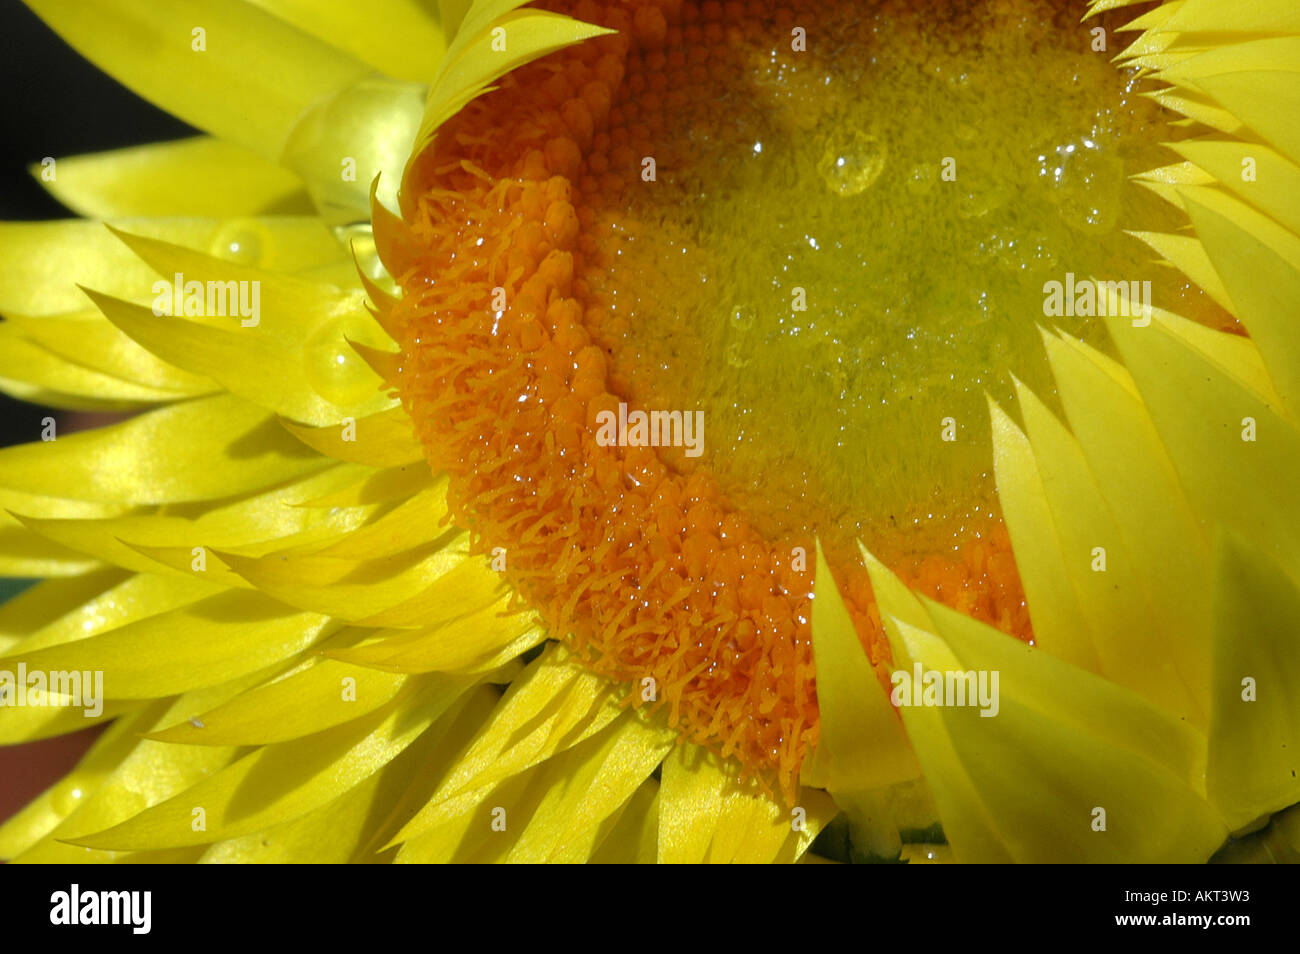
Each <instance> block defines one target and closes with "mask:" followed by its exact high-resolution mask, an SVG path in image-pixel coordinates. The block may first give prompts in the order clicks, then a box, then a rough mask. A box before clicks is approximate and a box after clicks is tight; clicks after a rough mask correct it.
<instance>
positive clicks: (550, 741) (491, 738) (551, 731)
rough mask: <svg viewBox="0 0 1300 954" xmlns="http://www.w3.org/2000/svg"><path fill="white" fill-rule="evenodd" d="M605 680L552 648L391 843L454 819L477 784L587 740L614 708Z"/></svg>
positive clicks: (478, 789) (478, 794) (471, 800)
mask: <svg viewBox="0 0 1300 954" xmlns="http://www.w3.org/2000/svg"><path fill="white" fill-rule="evenodd" d="M615 698H616V691H615V689H614V687H612V686H611V685H610V684H609V683H608V682H607V681H606V680H604V679H602V678H600V677H599V676H595V675H592V674H591V673H588V672H586V671H585V670H582V669H579V668H578V667H577V666H575V665H573V664H572V663H570V662H568V661H567V655H566V654H565V653H564V652H563V651H561V650H560V649H558V648H557V647H555V646H552V647H551V648H549V649H548V650H547V651H546V652H544V653H543V654H542V655H541V656H540V657H538V658H537V659H536V660H534V661H533V662H532V664H530V665H529V667H528V668H527V669H525V670H524V673H523V675H521V676H520V677H519V678H517V679H515V680H514V681H513V682H512V683H511V684H510V688H509V690H507V692H506V694H505V696H504V697H503V698H502V699H501V702H500V704H499V705H498V706H497V708H496V710H495V711H494V712H493V714H492V719H491V721H490V722H489V723H488V724H487V725H486V726H485V727H484V728H483V730H482V731H481V732H480V733H479V734H478V736H477V737H476V738H475V739H474V741H473V742H472V743H471V744H470V746H469V748H468V749H467V750H466V751H465V752H464V753H463V755H461V756H460V757H459V758H458V759H457V761H456V766H455V768H454V769H453V770H452V771H451V773H450V774H449V775H448V777H447V778H446V779H445V780H444V781H443V783H442V784H441V785H440V786H439V788H438V791H436V792H435V793H434V794H433V797H432V798H431V799H430V800H429V802H428V804H427V805H425V806H424V808H423V809H421V811H420V813H419V814H418V815H416V817H415V818H413V819H411V821H410V823H409V824H407V825H406V826H405V827H404V828H403V829H402V831H401V832H400V833H399V834H398V836H397V838H396V839H394V840H395V841H406V840H408V839H412V838H415V837H416V836H417V835H420V834H422V833H423V832H425V831H427V830H429V829H431V828H433V827H434V826H435V825H438V824H441V823H444V822H446V821H448V820H449V819H455V818H459V817H460V816H461V815H462V814H463V813H464V812H465V811H466V810H467V807H468V806H473V805H477V804H478V803H479V801H480V799H481V798H482V796H483V794H484V790H485V789H487V788H489V787H490V786H492V785H494V784H496V783H497V782H500V781H502V780H504V779H507V778H510V777H512V776H515V775H518V774H519V773H521V772H523V771H525V770H526V769H528V768H530V767H532V766H534V765H537V764H538V763H540V762H544V761H546V760H547V759H550V758H552V757H553V756H554V755H556V754H557V753H559V752H564V751H566V750H567V749H569V748H572V747H573V746H575V745H577V744H578V743H579V742H581V741H583V740H584V739H588V738H590V737H591V736H592V735H594V734H595V733H597V732H599V731H600V730H601V729H603V728H605V726H607V725H609V724H610V723H611V722H613V721H614V719H615V718H617V717H618V715H619V714H620V713H621V711H622V710H621V709H620V707H619V705H618V704H617V702H616V701H615Z"/></svg>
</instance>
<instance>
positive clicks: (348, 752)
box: [68, 683, 459, 851]
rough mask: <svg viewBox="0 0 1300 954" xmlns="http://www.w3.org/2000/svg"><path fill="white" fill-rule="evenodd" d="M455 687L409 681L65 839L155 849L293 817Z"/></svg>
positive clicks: (384, 757) (407, 733)
mask: <svg viewBox="0 0 1300 954" xmlns="http://www.w3.org/2000/svg"><path fill="white" fill-rule="evenodd" d="M458 689H459V687H457V689H456V690H455V691H442V692H438V691H430V687H428V686H419V687H417V686H416V685H415V684H414V683H413V684H412V685H411V687H410V691H409V692H408V693H404V694H403V695H402V696H401V697H399V698H398V699H396V700H394V701H393V702H392V703H390V704H389V705H387V706H385V707H383V708H381V709H379V710H378V711H376V712H374V713H371V714H369V715H367V716H363V717H361V718H360V719H356V720H354V721H352V722H349V723H347V724H345V725H341V726H338V727H337V728H334V729H329V730H327V731H325V732H322V733H318V734H317V735H314V736H309V737H308V738H305V739H299V740H295V741H292V742H282V743H280V744H278V745H268V746H264V747H262V748H260V749H257V750H256V751H254V752H253V753H251V754H250V755H247V756H245V757H244V758H242V759H240V760H239V761H237V762H235V763H234V764H233V765H231V766H229V767H228V768H225V769H223V770H222V771H220V772H218V773H217V774H216V775H213V776H212V777H211V778H209V779H207V780H205V781H202V782H199V783H198V784H197V785H194V786H192V787H191V788H189V789H187V790H186V791H184V792H182V793H180V794H179V795H176V796H174V797H172V798H170V799H168V800H167V801H165V802H162V803H161V804H158V805H156V806H154V807H153V808H151V809H149V810H147V811H144V812H142V813H140V814H138V815H135V816H133V817H132V818H130V819H128V820H127V821H125V822H123V823H122V824H120V825H117V826H115V827H113V828H110V829H108V830H105V831H101V832H98V833H96V834H93V835H85V836H80V837H77V838H75V839H68V840H70V841H72V842H74V843H75V844H78V845H84V846H87V847H91V848H107V849H111V850H115V851H121V850H154V849H158V848H172V847H182V846H188V845H201V844H208V843H211V842H214V841H220V840H224V839H228V838H237V837H241V836H243V835H246V834H249V833H250V832H255V831H259V830H261V829H264V828H269V827H271V826H273V825H278V824H280V823H282V822H285V821H288V820H289V819H292V818H297V817H299V816H301V815H304V814H306V813H307V812H309V811H312V810H313V809H316V808H319V807H320V806H321V805H324V804H327V803H328V802H330V801H332V800H333V799H335V798H338V797H339V796H341V795H343V794H344V793H345V792H347V791H349V790H351V789H352V788H354V787H355V786H357V785H358V784H360V783H361V782H362V781H364V780H365V779H366V778H368V777H369V776H370V775H372V774H374V773H375V772H377V771H379V770H380V769H381V768H383V767H384V766H385V765H387V764H388V763H389V762H391V761H392V760H393V759H394V758H396V757H397V755H398V754H400V753H401V752H402V750H403V749H405V748H406V747H407V746H408V745H410V744H411V743H412V742H413V741H415V739H416V738H418V737H419V735H420V733H422V732H423V731H424V730H425V729H427V728H428V727H429V726H430V725H431V724H432V723H433V722H434V721H435V720H436V719H437V718H438V716H440V715H441V714H442V713H443V712H445V711H446V710H447V708H448V707H449V706H450V705H451V704H452V703H453V702H454V701H455V700H456V698H457V696H458V695H459V691H458ZM185 748H187V749H188V748H201V749H204V750H208V749H209V748H211V747H209V746H193V747H191V746H186V747H185ZM217 750H218V751H219V750H220V749H219V748H218V749H217ZM196 808H201V809H203V812H204V815H205V822H206V825H205V827H204V828H203V829H200V830H195V828H196V826H194V824H193V822H194V819H195V814H194V810H195V809H196Z"/></svg>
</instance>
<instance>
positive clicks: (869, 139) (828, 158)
mask: <svg viewBox="0 0 1300 954" xmlns="http://www.w3.org/2000/svg"><path fill="white" fill-rule="evenodd" d="M884 168H885V144H884V143H883V142H881V141H880V140H879V139H877V138H876V137H875V136H873V135H871V134H870V133H865V132H862V131H860V130H856V129H855V130H851V131H845V130H842V129H840V130H836V131H835V132H834V133H833V134H831V135H830V136H829V137H827V140H826V146H825V148H824V149H823V150H822V158H821V161H820V162H819V163H818V164H817V171H818V172H819V173H820V174H821V177H822V180H823V181H824V182H825V183H826V185H827V186H829V187H830V190H831V191H832V192H834V193H836V194H837V195H842V196H850V195H860V194H862V193H863V192H865V191H867V189H869V188H871V185H872V183H874V182H875V181H876V180H877V179H879V178H880V173H881V172H882V171H883V170H884Z"/></svg>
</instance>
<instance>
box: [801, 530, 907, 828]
mask: <svg viewBox="0 0 1300 954" xmlns="http://www.w3.org/2000/svg"><path fill="white" fill-rule="evenodd" d="M815 585H816V593H817V599H816V600H815V601H814V603H813V614H812V639H813V661H814V663H815V665H816V667H817V708H818V710H819V712H820V713H821V721H820V725H821V736H820V740H819V741H818V743H817V749H816V752H815V753H814V754H813V757H812V758H811V759H810V760H809V761H808V762H805V764H804V767H803V770H802V772H801V776H800V777H801V778H802V779H803V781H804V782H806V783H807V784H809V785H812V786H815V787H817V788H824V789H826V790H828V791H829V792H830V793H831V794H832V795H833V796H835V797H836V799H837V801H839V802H840V804H841V805H844V804H845V800H846V799H849V798H851V796H852V794H853V793H855V792H861V791H865V790H868V789H874V788H884V787H885V786H888V785H892V784H894V783H895V782H901V781H905V780H907V779H912V778H915V777H916V776H917V775H919V774H920V771H921V770H920V767H919V766H918V765H917V764H916V756H915V755H913V754H912V749H911V746H910V745H908V742H907V737H906V736H905V735H904V733H903V724H902V722H900V721H899V718H898V716H897V715H896V714H895V713H894V709H893V707H892V706H891V705H890V704H889V699H888V696H887V695H886V693H885V690H884V687H882V686H881V685H880V681H879V680H878V679H877V678H876V671H875V668H874V667H873V666H872V665H871V662H870V660H868V659H867V654H866V651H865V650H864V649H863V648H862V642H861V641H860V640H859V639H858V634H857V631H856V630H855V629H854V627H853V621H852V620H851V619H850V618H849V613H848V610H847V609H845V608H844V601H843V599H842V598H841V597H840V594H839V591H838V589H837V588H836V585H835V580H834V579H833V578H832V576H831V573H830V567H829V566H828V564H827V562H826V558H825V557H824V556H823V554H822V551H821V543H820V542H818V544H817V572H816V584H815Z"/></svg>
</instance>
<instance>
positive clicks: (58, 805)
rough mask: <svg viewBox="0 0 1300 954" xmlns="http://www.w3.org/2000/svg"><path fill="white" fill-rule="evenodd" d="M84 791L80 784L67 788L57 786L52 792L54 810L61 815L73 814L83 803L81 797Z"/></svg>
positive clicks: (51, 799)
mask: <svg viewBox="0 0 1300 954" xmlns="http://www.w3.org/2000/svg"><path fill="white" fill-rule="evenodd" d="M83 794H84V793H83V792H82V791H81V788H80V787H78V786H73V787H71V788H65V787H64V786H62V785H60V786H56V787H55V788H54V790H53V792H51V797H50V801H51V802H52V803H53V806H54V811H55V812H57V813H58V814H60V815H71V814H72V813H73V812H74V811H76V810H77V808H78V806H80V805H81V797H82V795H83Z"/></svg>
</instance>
